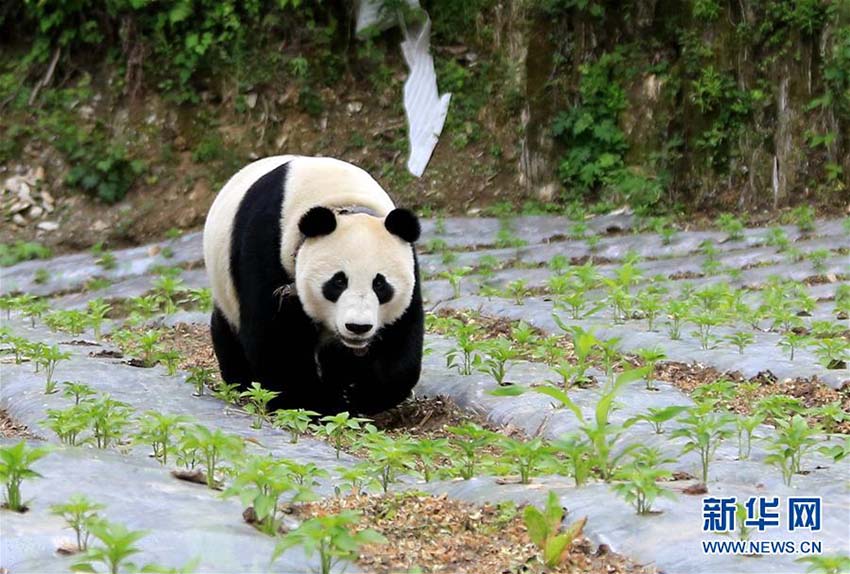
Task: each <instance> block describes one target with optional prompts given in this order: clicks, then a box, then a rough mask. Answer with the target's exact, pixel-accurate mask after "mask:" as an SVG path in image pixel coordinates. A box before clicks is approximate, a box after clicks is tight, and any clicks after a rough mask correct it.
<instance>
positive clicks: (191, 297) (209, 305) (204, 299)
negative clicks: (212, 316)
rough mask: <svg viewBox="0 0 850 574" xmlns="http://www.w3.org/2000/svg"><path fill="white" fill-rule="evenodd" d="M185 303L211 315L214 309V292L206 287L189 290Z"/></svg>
mask: <svg viewBox="0 0 850 574" xmlns="http://www.w3.org/2000/svg"><path fill="white" fill-rule="evenodd" d="M186 293H187V298H186V300H185V301H184V303H188V304H191V305H193V306H194V307H195V308H196V309H197V310H198V311H202V312H204V313H210V312H211V311H212V309H213V299H212V291H211V290H210V289H207V288H206V287H200V288H197V289H188V290H187V291H186Z"/></svg>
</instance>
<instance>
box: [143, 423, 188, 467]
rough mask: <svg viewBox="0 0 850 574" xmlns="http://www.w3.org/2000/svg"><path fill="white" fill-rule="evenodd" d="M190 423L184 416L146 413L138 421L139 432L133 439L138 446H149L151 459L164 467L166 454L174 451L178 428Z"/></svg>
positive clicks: (166, 461)
mask: <svg viewBox="0 0 850 574" xmlns="http://www.w3.org/2000/svg"><path fill="white" fill-rule="evenodd" d="M190 422H192V418H191V417H189V416H186V415H174V414H162V413H158V412H156V411H148V412H146V413H145V416H144V417H142V418H141V419H139V431H138V432H137V433H136V436H135V437H134V438H135V440H136V442H138V443H140V444H149V445H151V448H152V449H153V457H154V458H155V459H156V460H157V461H158V462H159V463H160V464H161V465H163V466H165V465H167V464H168V453H169V452H170V451H173V450H174V449H175V445H176V438H177V436H178V434H179V432H178V431H179V429H180V427H182V426H185V425H186V424H188V423H190Z"/></svg>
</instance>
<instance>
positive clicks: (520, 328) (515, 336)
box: [511, 321, 537, 347]
mask: <svg viewBox="0 0 850 574" xmlns="http://www.w3.org/2000/svg"><path fill="white" fill-rule="evenodd" d="M511 339H512V340H513V341H514V343H516V344H518V345H520V346H522V347H529V346H533V345H535V344H536V343H537V332H536V331H535V330H534V327H532V326H531V325H529V324H528V323H526V322H525V321H520V322H519V323H516V324H515V325H513V326H511Z"/></svg>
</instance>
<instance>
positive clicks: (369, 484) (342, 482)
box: [334, 462, 381, 497]
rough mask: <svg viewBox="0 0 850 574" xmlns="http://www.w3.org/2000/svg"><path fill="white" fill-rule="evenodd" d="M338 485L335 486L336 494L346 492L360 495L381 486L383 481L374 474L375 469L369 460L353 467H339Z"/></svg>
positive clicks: (340, 494) (339, 494)
mask: <svg viewBox="0 0 850 574" xmlns="http://www.w3.org/2000/svg"><path fill="white" fill-rule="evenodd" d="M336 471H337V473H338V474H339V480H338V481H337V484H338V485H337V486H335V487H334V493H335V494H336V496H338V497H339V496H342V495H343V494H345V493H348V494H353V495H358V494H362V493H364V492H368V491H370V490H375V489H377V488H380V486H381V483H380V481H379V480H378V479H377V478H376V477H375V475H374V469H373V468H372V465H371V464H369V463H368V462H360V463H357V464H355V465H354V466H352V467H339V468H337V469H336Z"/></svg>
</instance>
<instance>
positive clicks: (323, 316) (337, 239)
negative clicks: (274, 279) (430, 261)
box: [295, 214, 416, 340]
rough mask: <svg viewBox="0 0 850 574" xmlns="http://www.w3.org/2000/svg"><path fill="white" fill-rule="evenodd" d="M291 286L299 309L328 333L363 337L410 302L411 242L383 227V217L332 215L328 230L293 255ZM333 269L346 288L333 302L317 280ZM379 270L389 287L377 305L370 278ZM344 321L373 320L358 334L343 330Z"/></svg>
mask: <svg viewBox="0 0 850 574" xmlns="http://www.w3.org/2000/svg"><path fill="white" fill-rule="evenodd" d="M295 265H296V272H295V281H296V291H297V292H298V297H299V298H300V299H301V304H302V305H303V306H304V311H305V312H306V313H307V315H309V316H310V317H312V318H313V319H314V320H316V321H319V322H320V323H322V324H323V325H324V326H325V328H326V329H328V330H329V331H330V332H331V333H334V334H338V335H341V336H343V337H345V338H346V339H349V340H352V339H362V340H368V339H369V338H370V337H371V336H372V335H374V334H375V332H376V331H377V330H378V328H380V327H381V326H383V325H389V324H391V323H393V322H395V321H396V320H397V319H398V318H399V317H401V315H402V314H403V313H404V312H405V310H407V308H408V307H409V306H410V301H411V298H412V296H413V288H414V285H415V280H416V277H415V275H414V273H413V248H412V247H411V245H410V244H409V243H407V242H405V241H404V240H402V239H400V238H399V237H397V236H395V235H393V234H391V233H390V232H389V231H387V229H386V228H385V227H384V220H383V218H377V217H372V216H371V215H365V214H353V215H342V216H337V228H336V230H335V231H334V232H333V233H331V234H330V235H328V236H324V237H315V238H311V239H308V240H306V241H305V242H304V245H303V246H302V247H301V249H300V250H299V251H298V257H297V259H296V261H295ZM337 271H343V272H344V273H345V275H346V276H347V277H348V288H347V289H346V290H345V291H344V292H343V294H342V296H341V297H340V298H339V300H338V301H337V302H336V303H332V302H331V301H328V300H327V299H326V298H325V297H324V295H323V294H322V286H323V285H324V283H325V282H326V281H327V280H329V279H330V278H331V277H333V275H334V274H335V273H336V272H337ZM378 273H381V274H383V275H384V277H386V280H387V282H388V283H389V284H390V285H391V286H392V287H393V290H394V294H393V297H392V299H390V300H389V301H388V302H387V303H385V304H383V305H381V304H380V303H379V302H378V297H377V295H375V292H374V291H373V290H372V280H373V279H374V278H375V275H377V274H378ZM346 323H359V324H368V325H372V326H373V328H372V330H370V331H369V332H368V333H364V334H363V335H359V336H358V335H354V334H353V333H350V332H348V331H347V329H346V327H345V324H346Z"/></svg>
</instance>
